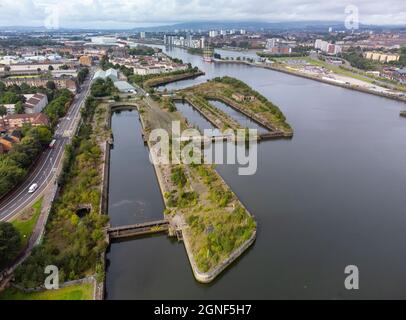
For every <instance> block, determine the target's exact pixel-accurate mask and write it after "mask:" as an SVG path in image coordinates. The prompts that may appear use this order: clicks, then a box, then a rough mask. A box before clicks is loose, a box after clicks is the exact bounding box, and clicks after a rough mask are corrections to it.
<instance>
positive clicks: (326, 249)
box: [107, 48, 406, 299]
mask: <svg viewBox="0 0 406 320" xmlns="http://www.w3.org/2000/svg"><path fill="white" fill-rule="evenodd" d="M166 52H167V53H168V54H170V55H172V56H174V57H177V58H181V59H183V60H184V61H185V62H190V63H192V64H193V65H196V66H198V67H199V68H200V69H202V70H203V71H205V72H206V75H205V76H203V77H200V78H197V79H194V80H185V81H181V82H178V83H174V84H170V85H168V86H166V87H167V88H168V89H173V88H182V87H186V86H189V85H193V84H196V83H201V82H203V81H206V80H207V79H209V78H212V77H216V76H223V75H230V76H233V77H237V78H239V79H241V80H243V81H245V82H246V83H248V84H249V85H250V86H252V87H253V88H254V89H256V90H257V91H259V92H261V93H262V94H263V95H264V96H266V97H267V98H268V99H270V100H271V101H272V102H273V103H275V104H276V105H278V106H279V107H280V108H281V110H282V111H283V112H284V114H285V115H286V117H287V119H288V122H289V123H290V124H291V125H292V127H293V128H294V130H295V136H294V138H293V139H292V140H278V141H267V142H265V143H261V144H260V145H259V147H258V152H259V154H258V171H257V173H256V174H255V175H253V176H238V174H237V167H236V166H226V165H223V166H219V167H217V170H218V172H219V173H220V174H221V175H222V176H223V178H224V179H225V180H226V181H227V182H228V184H229V185H230V186H231V188H232V189H233V190H234V191H235V192H236V194H237V195H238V196H239V197H240V199H241V201H242V202H243V203H244V204H245V205H246V206H247V208H248V209H249V210H250V212H252V213H253V214H254V215H255V217H256V219H257V221H258V225H259V227H258V238H257V241H256V243H255V245H254V247H252V249H250V250H249V251H248V252H247V253H246V254H245V255H244V256H243V257H242V258H241V259H240V260H238V261H237V263H235V264H234V265H233V266H232V267H231V268H229V269H227V271H226V272H225V273H224V274H223V275H222V276H221V277H220V278H219V279H218V280H217V281H215V282H214V283H212V284H211V285H202V284H199V283H197V282H196V281H195V280H194V278H193V275H192V272H191V269H190V267H189V264H188V260H187V256H186V253H185V250H184V247H183V244H181V243H180V244H179V243H177V242H174V241H171V240H170V239H168V238H167V237H165V236H158V237H151V238H144V239H139V240H135V241H128V242H122V243H113V244H112V246H111V248H110V251H109V253H108V256H107V257H108V259H109V267H108V270H107V298H108V299H238V298H242V299H250V298H257V299H281V298H285V299H289V298H292V299H300V298H306V299H318V298H323V299H362V298H364V299H365V298H397V299H400V298H405V296H406V273H405V270H406V209H405V208H406V206H405V204H406V202H405V189H406V120H405V119H404V118H403V119H402V118H400V117H399V111H400V110H401V109H405V104H403V103H400V102H396V101H391V100H388V99H385V98H381V97H376V96H373V95H368V94H363V93H359V92H355V91H350V90H346V89H343V88H339V87H334V86H330V85H327V84H323V83H319V82H315V81H311V80H307V79H302V78H298V77H294V76H290V75H286V74H283V73H278V72H275V71H271V70H265V69H260V68H254V67H249V66H245V65H240V64H238V65H237V64H214V63H204V62H203V61H202V59H201V58H200V57H199V56H193V55H189V54H187V52H186V51H185V50H182V49H177V48H172V49H168V50H166ZM238 54H239V55H240V54H241V53H238ZM112 121H113V132H114V136H115V147H114V150H113V152H112V159H111V169H110V170H111V171H110V173H111V181H110V198H109V200H110V205H109V208H110V211H109V214H110V216H111V218H112V220H113V224H125V223H135V222H137V221H140V220H139V219H141V221H144V220H145V219H150V220H154V219H157V218H161V217H162V215H161V216H160V217H159V212H162V211H163V205H162V199H161V195H160V193H159V189H158V186H157V183H156V180H155V176H154V172H153V168H152V166H151V165H150V163H149V161H148V155H147V151H146V149H145V147H144V146H143V144H142V139H141V134H140V132H139V122H138V115H137V114H136V112H132V113H130V112H122V113H121V114H114V115H113V119H112ZM141 144H142V145H141ZM157 211H159V212H157ZM157 214H158V216H157ZM347 265H356V266H357V267H358V268H359V274H360V276H359V279H360V289H359V290H352V291H348V290H346V289H345V287H344V280H345V276H346V275H345V274H344V269H345V267H346V266H347Z"/></svg>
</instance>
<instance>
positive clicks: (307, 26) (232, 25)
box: [0, 21, 406, 33]
mask: <svg viewBox="0 0 406 320" xmlns="http://www.w3.org/2000/svg"><path fill="white" fill-rule="evenodd" d="M329 27H332V28H333V30H344V29H345V27H344V23H343V22H340V21H291V22H258V21H195V22H181V23H175V24H163V25H161V26H154V27H136V28H130V29H129V28H125V29H124V28H123V29H95V28H60V29H58V30H47V29H45V28H44V27H27V26H14V27H0V32H1V31H3V32H4V31H9V32H13V31H14V32H49V33H63V32H75V31H79V32H106V31H111V32H120V31H127V32H128V31H130V32H140V31H146V32H174V31H175V30H193V31H198V30H202V31H207V30H212V29H227V30H229V29H236V30H239V29H245V30H248V31H263V30H265V31H266V30H269V31H287V30H289V31H314V32H323V31H327V30H328V28H329ZM405 28H406V25H404V26H399V25H394V26H390V25H385V26H378V25H360V29H363V30H365V29H368V30H390V29H405Z"/></svg>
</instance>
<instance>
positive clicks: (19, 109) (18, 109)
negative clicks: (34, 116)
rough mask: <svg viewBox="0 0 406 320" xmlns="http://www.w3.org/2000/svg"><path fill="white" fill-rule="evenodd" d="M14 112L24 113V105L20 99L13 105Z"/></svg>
mask: <svg viewBox="0 0 406 320" xmlns="http://www.w3.org/2000/svg"><path fill="white" fill-rule="evenodd" d="M14 109H15V113H17V114H23V113H25V109H24V105H23V103H22V102H21V101H18V102H17V103H16V105H15V107H14Z"/></svg>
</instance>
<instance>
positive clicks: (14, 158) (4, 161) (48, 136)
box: [0, 126, 52, 197]
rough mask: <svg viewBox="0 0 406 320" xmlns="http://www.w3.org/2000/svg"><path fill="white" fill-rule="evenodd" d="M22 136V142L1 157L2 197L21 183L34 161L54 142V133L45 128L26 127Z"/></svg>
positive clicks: (0, 184) (0, 190) (0, 191)
mask: <svg viewBox="0 0 406 320" xmlns="http://www.w3.org/2000/svg"><path fill="white" fill-rule="evenodd" d="M22 134H23V138H22V140H21V142H20V143H18V144H15V145H14V147H13V148H12V149H11V151H10V152H9V153H7V154H3V155H1V156H0V197H1V196H3V195H4V194H6V193H7V192H8V191H10V189H12V188H13V187H14V186H15V185H16V184H17V183H19V182H21V180H22V179H23V178H24V177H25V175H26V174H27V171H28V169H29V167H30V166H31V164H32V163H33V161H34V160H35V159H36V158H37V157H38V156H39V155H40V153H41V152H42V150H43V149H44V148H45V147H46V146H48V145H49V143H50V142H51V140H52V131H51V130H50V129H49V128H48V127H45V126H39V127H31V126H25V127H24V128H23V130H22Z"/></svg>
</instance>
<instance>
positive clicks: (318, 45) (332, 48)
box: [314, 39, 342, 55]
mask: <svg viewBox="0 0 406 320" xmlns="http://www.w3.org/2000/svg"><path fill="white" fill-rule="evenodd" d="M314 48H315V49H317V50H320V51H322V52H324V53H327V54H332V55H334V54H338V53H341V52H342V48H341V46H339V45H337V44H333V43H328V42H327V41H323V40H321V39H317V40H316V42H315V44H314Z"/></svg>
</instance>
